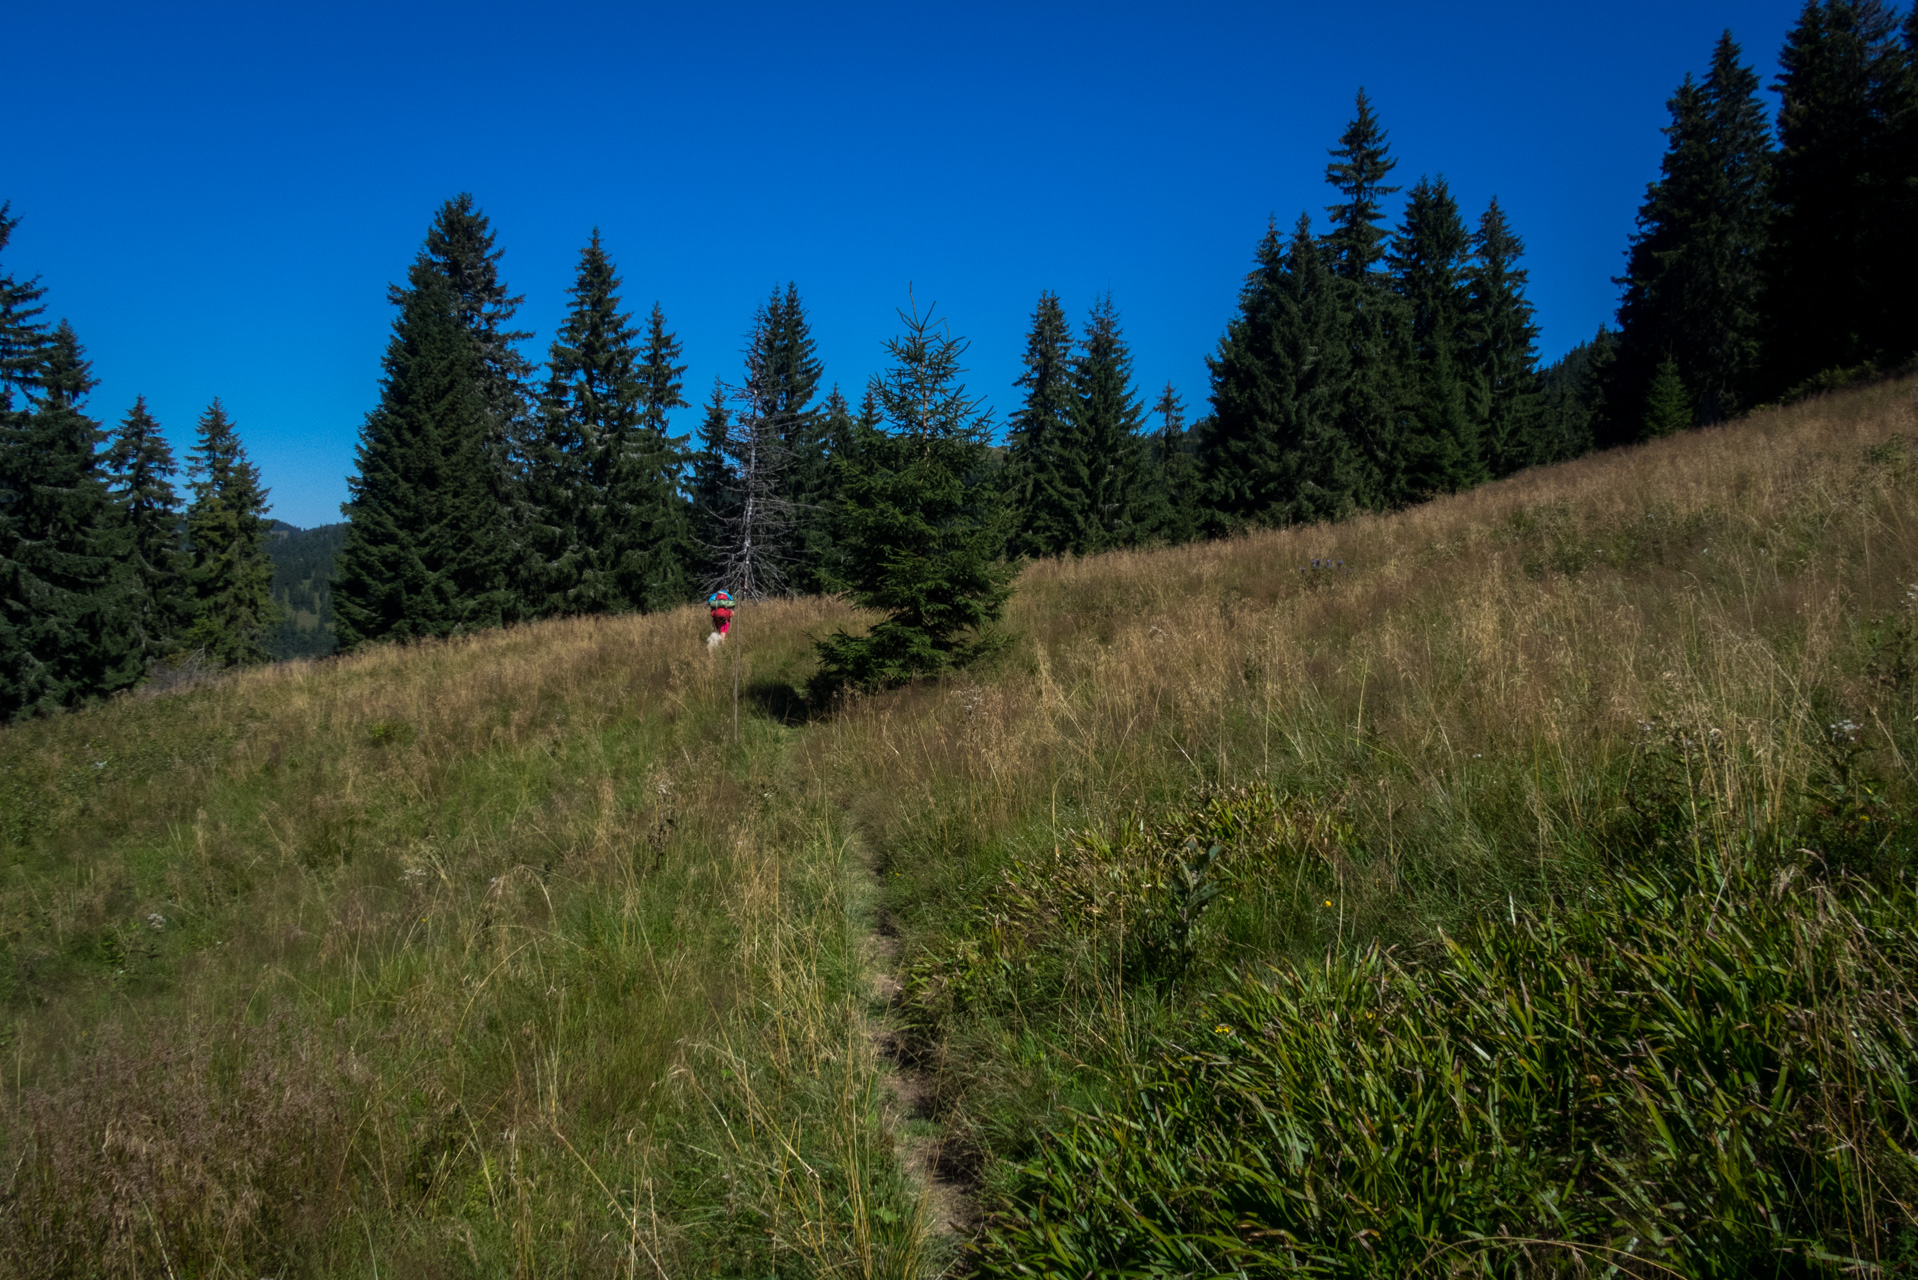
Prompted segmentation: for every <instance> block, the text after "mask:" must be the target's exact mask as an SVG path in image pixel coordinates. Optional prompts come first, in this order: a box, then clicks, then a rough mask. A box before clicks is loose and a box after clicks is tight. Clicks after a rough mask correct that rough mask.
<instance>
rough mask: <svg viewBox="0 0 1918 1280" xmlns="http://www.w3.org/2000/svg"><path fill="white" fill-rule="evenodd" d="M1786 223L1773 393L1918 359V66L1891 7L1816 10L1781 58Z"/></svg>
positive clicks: (1771, 266) (1778, 239)
mask: <svg viewBox="0 0 1918 1280" xmlns="http://www.w3.org/2000/svg"><path fill="white" fill-rule="evenodd" d="M1779 66H1780V70H1781V74H1780V75H1779V77H1778V80H1777V82H1776V84H1775V88H1776V89H1777V90H1778V93H1779V110H1778V156H1777V161H1776V180H1775V183H1774V186H1773V198H1774V201H1775V203H1776V206H1777V221H1776V224H1775V226H1774V229H1773V234H1772V236H1771V240H1770V253H1769V255H1768V263H1767V265H1768V271H1767V284H1768V288H1767V296H1766V303H1765V310H1766V314H1767V318H1768V320H1769V329H1770V341H1769V343H1768V359H1767V361H1766V365H1767V368H1768V371H1769V372H1770V374H1771V377H1770V383H1771V386H1770V387H1769V390H1771V391H1779V390H1783V389H1784V388H1786V387H1789V386H1791V385H1793V384H1794V383H1797V382H1799V381H1802V380H1804V379H1806V378H1808V377H1810V376H1811V375H1813V374H1815V373H1818V372H1820V371H1822V370H1826V369H1836V368H1848V367H1852V366H1856V365H1859V364H1862V363H1865V362H1868V361H1878V362H1882V361H1887V360H1898V359H1902V358H1903V357H1905V356H1907V355H1910V354H1912V352H1911V351H1910V350H1909V349H1901V348H1908V347H1909V346H1910V345H1911V344H1912V341H1913V333H1914V326H1918V321H1914V320H1913V318H1912V313H1913V312H1914V310H1918V308H1914V307H1913V305H1912V295H1911V293H1910V290H1909V288H1908V287H1905V286H1906V284H1907V283H1908V282H1906V281H1904V280H1901V264H1909V263H1910V262H1911V261H1912V258H1911V256H1910V255H1911V253H1912V234H1911V224H1910V222H1909V221H1906V220H1904V219H1902V218H1901V217H1900V216H1899V215H1900V212H1901V210H1905V209H1909V208H1910V207H1911V206H1910V203H1909V202H1910V200H1911V199H1912V189H1911V187H1910V186H1909V185H1908V181H1907V180H1908V179H1909V178H1911V177H1912V176H1914V174H1913V166H1914V164H1918V161H1915V160H1914V158H1913V157H1912V155H1911V154H1909V152H1908V151H1902V152H1901V129H1900V121H1901V119H1902V118H1903V113H1904V112H1906V111H1908V110H1910V109H1911V104H1912V101H1913V93H1914V87H1913V84H1912V80H1911V76H1910V71H1909V68H1910V55H1909V53H1908V52H1907V50H1906V48H1905V47H1904V45H1903V44H1902V43H1901V42H1900V40H1899V39H1898V27H1897V16H1896V14H1895V13H1894V12H1893V11H1892V10H1891V9H1890V8H1889V7H1887V6H1886V5H1885V4H1883V3H1882V2H1881V0H1809V2H1808V3H1807V4H1806V5H1805V7H1804V9H1803V11H1802V12H1801V13H1800V14H1799V18H1798V22H1797V24H1796V25H1794V26H1793V28H1792V30H1791V32H1790V34H1789V35H1788V36H1787V37H1786V41H1785V48H1784V50H1783V52H1782V53H1781V54H1780V55H1779Z"/></svg>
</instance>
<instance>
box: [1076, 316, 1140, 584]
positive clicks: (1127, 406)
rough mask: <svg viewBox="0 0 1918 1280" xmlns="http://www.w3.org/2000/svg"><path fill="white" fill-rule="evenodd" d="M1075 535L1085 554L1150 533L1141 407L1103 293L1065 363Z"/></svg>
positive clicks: (1078, 547) (1119, 334)
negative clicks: (1072, 357) (1076, 484)
mask: <svg viewBox="0 0 1918 1280" xmlns="http://www.w3.org/2000/svg"><path fill="white" fill-rule="evenodd" d="M1072 391H1073V402H1072V409H1073V433H1072V436H1073V439H1072V444H1073V449H1072V452H1073V453H1074V454H1076V455H1077V465H1076V466H1075V467H1074V475H1073V478H1074V479H1075V480H1078V481H1079V483H1080V484H1081V485H1083V488H1082V489H1080V490H1079V492H1078V493H1077V494H1075V495H1074V497H1075V498H1076V502H1075V503H1074V507H1075V509H1074V511H1073V517H1074V524H1075V525H1076V536H1075V538H1074V545H1073V546H1072V547H1071V548H1070V549H1071V550H1072V551H1074V552H1075V553H1079V554H1086V553H1091V552H1097V551H1106V550H1110V549H1111V548H1114V547H1129V546H1136V545H1137V544H1139V543H1140V542H1143V541H1145V540H1147V539H1148V538H1150V537H1151V536H1152V529H1151V527H1150V525H1149V523H1148V515H1147V511H1146V509H1145V508H1146V493H1145V485H1146V474H1145V460H1146V458H1145V442H1144V441H1143V440H1142V439H1141V437H1140V428H1141V427H1142V425H1143V418H1144V407H1143V406H1142V405H1141V404H1140V401H1139V395H1138V388H1136V387H1135V386H1134V385H1133V383H1132V353H1131V352H1130V351H1128V350H1127V349H1126V344H1125V335H1124V334H1123V333H1122V332H1121V331H1120V328H1119V312H1118V309H1117V308H1116V307H1114V306H1113V305H1112V295H1110V294H1107V295H1106V296H1105V297H1104V298H1102V299H1100V301H1099V302H1098V303H1097V304H1095V305H1094V306H1093V308H1092V314H1091V315H1089V316H1088V317H1087V318H1086V326H1085V331H1084V333H1083V335H1082V336H1081V337H1080V340H1079V354H1078V358H1077V359H1076V360H1074V361H1073V366H1072Z"/></svg>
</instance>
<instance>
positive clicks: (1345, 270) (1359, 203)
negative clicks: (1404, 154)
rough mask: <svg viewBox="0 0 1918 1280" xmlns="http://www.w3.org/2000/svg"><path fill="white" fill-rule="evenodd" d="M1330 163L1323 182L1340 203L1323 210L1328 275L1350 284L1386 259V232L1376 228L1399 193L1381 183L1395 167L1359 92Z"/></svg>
mask: <svg viewBox="0 0 1918 1280" xmlns="http://www.w3.org/2000/svg"><path fill="white" fill-rule="evenodd" d="M1329 154H1330V155H1331V156H1332V162H1331V163H1330V164H1328V165H1326V166H1325V180H1326V182H1327V183H1329V184H1330V185H1331V186H1332V188H1333V189H1334V190H1335V191H1337V192H1338V193H1339V195H1340V196H1341V197H1342V199H1341V200H1340V201H1339V203H1337V204H1333V205H1327V206H1326V212H1327V213H1329V214H1330V215H1331V216H1332V230H1331V232H1330V233H1329V234H1327V236H1326V238H1325V239H1326V244H1327V246H1328V247H1329V248H1330V249H1331V253H1332V269H1333V272H1334V273H1335V274H1337V275H1340V276H1343V277H1345V278H1346V279H1348V280H1361V279H1364V278H1365V277H1366V276H1367V275H1369V274H1370V273H1371V272H1372V271H1373V270H1374V268H1375V267H1376V266H1377V265H1378V261H1379V259H1380V258H1381V257H1383V256H1384V254H1385V249H1384V241H1385V238H1386V232H1385V229H1384V228H1382V227H1380V226H1379V225H1378V223H1379V219H1381V218H1382V217H1384V216H1385V210H1384V208H1383V201H1384V199H1385V197H1386V196H1389V195H1391V194H1392V193H1393V192H1395V191H1397V190H1398V188H1397V187H1388V186H1386V185H1385V179H1386V178H1387V177H1388V176H1389V175H1390V174H1391V172H1392V170H1393V169H1395V168H1396V167H1397V166H1398V161H1396V160H1394V159H1392V158H1391V154H1390V152H1389V150H1388V149H1387V146H1386V136H1385V130H1384V129H1383V128H1382V127H1380V125H1379V121H1378V117H1377V116H1375V115H1373V114H1372V100H1371V99H1370V98H1368V97H1367V96H1366V94H1365V90H1363V89H1360V90H1359V94H1358V104H1357V114H1356V115H1354V116H1353V118H1352V123H1351V124H1349V125H1347V126H1346V129H1345V132H1344V134H1342V135H1341V136H1340V138H1339V145H1338V146H1336V147H1334V148H1332V150H1331V152H1330V153H1329Z"/></svg>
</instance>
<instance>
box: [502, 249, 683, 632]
mask: <svg viewBox="0 0 1918 1280" xmlns="http://www.w3.org/2000/svg"><path fill="white" fill-rule="evenodd" d="M619 287H620V281H619V276H618V274H617V273H616V271H615V269H614V266H613V262H612V259H611V258H610V257H608V255H607V253H606V250H605V247H604V246H603V245H602V244H601V243H600V239H599V232H598V230H597V229H595V231H594V232H593V236H592V239H591V241H590V242H589V243H588V244H587V246H586V247H585V249H583V250H582V251H581V252H580V262H579V271H578V275H577V277H576V279H575V281H574V283H573V286H572V288H571V289H570V290H569V294H570V296H571V298H572V305H571V307H570V309H569V310H568V313H567V317H566V321H565V323H564V324H563V325H562V327H561V329H560V332H559V335H558V336H557V337H555V338H554V340H553V347H552V354H551V356H550V357H549V359H548V362H547V367H548V377H547V385H546V391H545V394H544V395H543V396H542V397H541V404H540V409H541V418H542V421H543V423H544V427H543V430H542V432H541V434H540V437H539V447H538V449H537V450H536V451H535V452H534V454H533V458H532V466H531V467H530V468H529V483H528V486H527V496H528V501H527V507H528V509H529V513H530V514H531V515H532V517H533V526H534V528H535V529H537V530H538V536H539V540H540V542H542V543H543V544H544V547H545V550H546V554H545V555H544V556H543V557H542V563H543V565H544V571H543V577H544V598H543V601H542V611H543V612H548V613H561V614H573V613H605V612H610V611H615V610H623V609H643V608H649V607H657V606H658V605H659V604H661V603H664V602H666V601H669V600H671V601H677V600H678V599H681V598H683V597H684V595H685V594H686V586H685V582H684V577H685V575H684V571H683V568H682V566H681V565H680V563H679V561H680V557H681V555H682V554H683V551H682V543H683V538H682V537H681V535H680V520H679V511H678V503H679V497H678V493H677V486H676V484H675V475H676V467H675V465H674V464H675V457H674V451H673V446H672V442H671V440H670V438H669V437H667V436H666V435H665V433H664V430H663V423H664V421H665V417H664V414H665V407H664V403H663V402H661V400H660V397H662V396H663V397H664V400H665V401H676V400H677V397H678V383H677V381H676V373H675V370H674V367H673V366H672V364H671V360H672V357H673V356H674V355H676V354H677V350H676V348H677V344H676V342H674V341H673V339H672V336H671V335H670V334H667V333H666V332H665V331H664V317H663V316H662V315H661V314H660V313H659V312H658V310H657V308H655V312H654V316H653V321H652V324H653V328H654V332H653V334H652V335H651V339H650V341H651V342H652V344H653V345H654V346H655V350H653V351H652V352H651V353H650V358H651V360H652V361H653V365H654V367H652V368H651V369H650V370H649V369H648V368H646V366H645V364H644V363H643V359H644V358H643V357H642V355H641V352H640V350H639V348H638V346H637V340H638V338H639V334H638V332H637V331H636V330H635V329H633V328H632V326H631V325H630V323H629V320H630V317H629V316H627V315H625V314H623V313H622V312H621V311H620V310H619V293H618V290H619ZM662 366H663V367H662ZM682 368H683V366H682Z"/></svg>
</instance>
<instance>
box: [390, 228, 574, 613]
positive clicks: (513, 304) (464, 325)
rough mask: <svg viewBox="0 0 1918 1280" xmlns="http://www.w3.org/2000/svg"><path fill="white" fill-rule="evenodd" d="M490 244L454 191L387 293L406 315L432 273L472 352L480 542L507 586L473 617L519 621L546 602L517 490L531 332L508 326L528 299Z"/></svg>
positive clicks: (527, 413) (528, 407)
mask: <svg viewBox="0 0 1918 1280" xmlns="http://www.w3.org/2000/svg"><path fill="white" fill-rule="evenodd" d="M495 239H496V237H495V233H494V231H493V228H492V223H491V222H490V220H489V219H488V218H487V216H486V215H485V214H484V213H482V212H481V211H480V209H479V206H478V205H477V204H476V203H475V202H474V200H473V197H472V196H471V195H470V194H469V193H466V192H461V193H460V194H459V195H457V196H454V197H453V198H452V199H450V200H448V201H447V202H446V203H445V204H443V205H441V206H440V208H439V210H438V212H437V213H435V214H434V216H433V222H432V225H431V226H429V227H428V228H427V232H426V240H425V243H424V244H423V245H422V246H421V248H420V253H419V256H418V257H417V258H416V259H415V260H414V262H413V265H412V267H411V268H410V269H409V271H408V273H407V283H406V284H405V285H404V286H399V285H395V286H392V287H391V288H390V289H389V290H388V296H389V300H390V301H391V302H392V303H393V305H394V306H395V307H398V308H400V309H401V310H402V311H404V309H405V299H406V296H407V295H408V294H410V293H412V292H415V291H417V290H418V289H419V288H420V287H421V286H422V283H423V282H424V280H425V279H426V277H428V276H437V277H438V278H439V279H440V280H441V281H442V282H443V283H444V285H445V286H446V289H447V294H448V297H449V299H450V305H451V308H452V313H453V316H454V319H455V322H456V323H457V324H458V325H459V327H460V328H461V329H462V330H464V331H465V333H466V335H467V337H468V338H469V340H470V341H471V343H472V345H473V349H474V353H475V364H474V369H473V373H472V377H473V379H474V381H475V383H476V386H477V388H478V392H479V396H480V402H481V405H482V407H483V408H484V410H485V412H484V413H482V414H480V415H478V416H477V417H475V418H474V419H473V420H472V429H473V430H475V431H478V432H480V433H481V439H480V442H479V444H480V450H481V454H482V456H483V457H484V459H485V463H486V470H485V478H486V484H487V490H488V493H489V495H490V502H491V504H492V506H493V507H494V508H495V509H496V513H495V514H493V515H490V516H489V517H488V518H487V520H486V532H485V537H486V539H487V541H488V543H489V548H490V550H491V552H492V554H496V555H498V556H499V557H500V558H501V560H502V563H504V564H506V565H507V566H508V571H509V572H510V574H511V575H512V577H513V579H514V582H513V586H512V590H511V591H510V592H509V593H508V594H507V595H505V596H499V595H496V594H489V595H488V596H487V600H486V603H485V604H484V605H483V606H482V607H481V609H480V613H482V614H484V613H487V612H489V611H491V610H492V609H493V607H494V605H495V604H497V605H498V607H499V616H500V617H501V618H502V619H503V620H508V621H510V620H512V619H513V618H515V617H518V616H520V615H521V612H522V604H521V601H522V598H524V599H525V601H526V607H527V608H528V609H534V608H537V607H538V605H539V604H540V603H541V602H542V601H543V599H544V590H543V584H542V582H541V577H542V574H541V569H540V563H541V562H540V556H539V555H538V553H537V549H536V548H535V547H534V546H533V545H532V544H533V541H534V534H535V531H534V530H533V529H531V528H529V527H528V526H529V523H530V518H529V513H528V512H527V511H526V510H525V508H524V505H523V502H524V495H523V493H522V481H523V479H524V474H523V473H524V471H525V469H526V464H527V463H528V462H529V457H528V455H529V454H531V453H532V452H533V451H534V447H535V446H534V437H536V436H537V434H538V432H539V430H540V426H541V424H540V422H539V421H538V419H537V415H536V414H535V413H534V411H533V410H534V405H535V397H534V395H533V394H532V378H533V366H532V364H531V362H530V361H528V360H527V359H526V357H525V356H524V355H523V354H521V352H520V344H521V343H523V342H525V341H526V340H527V339H529V338H531V337H532V336H533V335H532V334H531V333H530V332H528V331H526V330H522V329H515V328H513V327H512V323H513V319H514V317H515V316H516V315H517V314H518V313H519V309H520V306H521V304H522V303H523V302H524V301H525V298H524V296H523V295H520V294H515V293H513V292H512V291H511V290H510V289H508V288H507V286H506V282H505V281H504V280H502V279H501V278H500V269H499V264H500V258H501V257H502V252H503V251H502V250H500V249H498V248H496V247H495Z"/></svg>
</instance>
